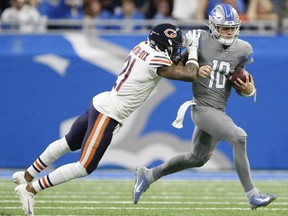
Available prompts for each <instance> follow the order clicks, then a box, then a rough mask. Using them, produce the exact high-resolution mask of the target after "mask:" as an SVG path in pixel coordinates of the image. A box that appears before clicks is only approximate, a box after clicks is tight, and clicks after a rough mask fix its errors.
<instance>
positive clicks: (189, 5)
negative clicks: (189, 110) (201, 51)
mask: <svg viewBox="0 0 288 216" xmlns="http://www.w3.org/2000/svg"><path fill="white" fill-rule="evenodd" d="M218 3H228V4H230V5H232V6H233V7H234V8H235V9H236V10H237V11H238V13H239V15H240V18H241V20H273V21H276V22H278V21H279V20H280V19H282V18H284V17H286V14H285V11H287V10H286V8H288V0H114V1H113V0H1V1H0V4H1V5H0V6H1V8H0V15H1V22H2V23H4V24H5V23H10V25H7V26H6V28H13V25H12V24H11V23H14V24H15V25H14V27H15V28H18V29H20V30H21V31H23V32H30V31H36V30H41V28H43V25H45V22H46V21H47V20H54V19H71V20H88V21H89V20H91V21H93V20H94V21H95V20H100V21H101V20H106V21H107V20H133V21H134V20H138V21H139V20H140V21H141V20H146V19H152V20H165V21H169V20H197V21H203V20H206V19H207V18H208V14H209V12H210V11H211V9H212V8H213V7H214V6H215V5H216V4H218ZM287 16H288V14H287ZM41 23H42V25H41ZM35 24H37V25H35ZM45 27H46V26H45ZM50 27H51V26H50ZM94 27H95V28H98V29H105V28H110V29H134V30H135V29H136V30H138V29H141V28H142V26H140V25H128V24H127V23H126V24H125V25H121V26H119V25H118V26H117V25H109V27H108V26H107V25H104V24H102V25H101V24H99V25H94ZM2 28H3V27H2ZM4 28H5V25H4ZM36 28H37V29H36ZM52 28H53V26H52Z"/></svg>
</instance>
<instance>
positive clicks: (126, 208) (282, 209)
mask: <svg viewBox="0 0 288 216" xmlns="http://www.w3.org/2000/svg"><path fill="white" fill-rule="evenodd" d="M20 208H21V207H2V209H7V210H9V209H10V210H11V209H13V210H15V209H20ZM55 208H57V209H58V210H178V209H179V210H201V211H204V210H207V211H210V210H223V211H234V210H241V211H252V210H251V209H250V208H249V207H247V208H238V207H233V208H231V207H229V208H227V207H220V208H215V207H208V208H200V207H195V208H193V207H191V208H188V207H181V208H169V207H163V208H159V207H83V206H82V207H71V206H69V207H63V206H59V207H55V206H53V207H45V206H43V207H34V209H44V210H50V209H52V210H55ZM260 209H261V210H262V211H288V208H268V207H265V208H259V210H260Z"/></svg>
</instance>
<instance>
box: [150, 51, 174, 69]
mask: <svg viewBox="0 0 288 216" xmlns="http://www.w3.org/2000/svg"><path fill="white" fill-rule="evenodd" d="M172 64H173V62H172V61H171V59H170V58H169V56H168V55H167V54H165V53H164V52H157V53H156V54H155V55H154V56H153V57H152V58H151V60H150V63H149V67H150V68H159V67H169V66H171V65H172Z"/></svg>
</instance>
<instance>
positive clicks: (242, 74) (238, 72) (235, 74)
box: [229, 68, 249, 85]
mask: <svg viewBox="0 0 288 216" xmlns="http://www.w3.org/2000/svg"><path fill="white" fill-rule="evenodd" d="M245 74H249V73H248V72H247V71H246V70H245V69H243V68H236V69H235V71H234V72H233V73H232V74H231V76H230V77H229V81H230V82H231V84H232V85H234V81H237V78H240V79H241V80H242V81H243V82H246V76H245Z"/></svg>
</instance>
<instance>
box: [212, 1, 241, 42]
mask: <svg viewBox="0 0 288 216" xmlns="http://www.w3.org/2000/svg"><path fill="white" fill-rule="evenodd" d="M240 25H241V21H240V18H239V15H238V12H237V11H236V10H235V8H233V7H232V6H231V5H229V4H219V5H216V6H215V7H214V8H213V9H212V10H211V12H210V14H209V29H210V31H211V34H212V36H213V37H214V38H215V39H216V40H218V41H219V42H220V43H221V44H223V45H227V46H230V45H231V44H232V43H233V42H234V41H235V39H236V38H237V37H238V35H239V31H240ZM218 27H223V28H235V32H234V36H233V38H231V39H227V38H223V37H221V34H220V33H219V31H218Z"/></svg>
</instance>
